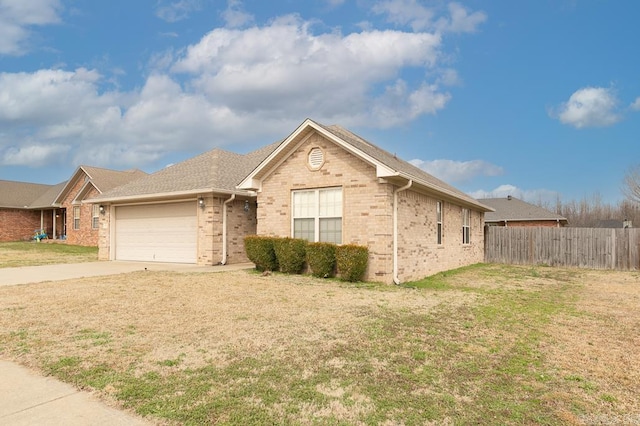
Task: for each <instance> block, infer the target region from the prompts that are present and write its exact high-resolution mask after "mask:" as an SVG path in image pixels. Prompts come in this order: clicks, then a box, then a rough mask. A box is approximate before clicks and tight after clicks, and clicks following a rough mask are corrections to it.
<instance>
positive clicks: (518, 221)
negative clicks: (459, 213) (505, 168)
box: [478, 195, 569, 228]
mask: <svg viewBox="0 0 640 426" xmlns="http://www.w3.org/2000/svg"><path fill="white" fill-rule="evenodd" d="M478 201H480V202H481V203H482V204H484V205H486V206H489V207H491V208H493V210H494V211H493V212H488V213H487V214H485V216H484V221H485V223H486V224H487V225H489V226H548V227H558V228H560V227H563V226H567V225H568V224H569V221H568V220H567V218H565V217H563V216H561V215H559V214H557V213H553V212H550V211H549V210H547V209H545V208H542V207H538V206H536V205H534V204H530V203H527V202H525V201H522V200H519V199H517V198H515V197H512V196H511V195H509V196H507V197H503V198H483V199H480V200H478Z"/></svg>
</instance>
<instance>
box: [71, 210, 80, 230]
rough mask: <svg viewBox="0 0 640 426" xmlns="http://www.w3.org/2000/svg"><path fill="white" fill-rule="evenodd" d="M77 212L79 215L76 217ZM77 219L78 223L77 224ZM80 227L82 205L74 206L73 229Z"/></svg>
mask: <svg viewBox="0 0 640 426" xmlns="http://www.w3.org/2000/svg"><path fill="white" fill-rule="evenodd" d="M76 212H78V216H77V217H76ZM76 221H78V222H77V224H76ZM79 229H80V206H73V230H74V231H77V230H79Z"/></svg>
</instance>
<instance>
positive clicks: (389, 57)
mask: <svg viewBox="0 0 640 426" xmlns="http://www.w3.org/2000/svg"><path fill="white" fill-rule="evenodd" d="M0 1H2V0H0ZM173 4H182V3H180V2H178V3H173ZM229 5H238V4H237V3H235V2H230V3H229ZM185 7H186V6H185ZM312 25H313V24H312V23H310V22H308V21H304V20H302V19H301V18H300V17H298V16H293V15H292V16H284V17H280V18H277V19H275V20H273V21H272V22H270V23H269V24H267V25H265V26H261V27H258V26H253V27H250V28H246V29H237V28H235V29H234V28H218V29H215V30H213V31H211V32H210V33H208V34H206V35H205V36H203V37H202V38H201V40H200V41H199V42H198V43H196V44H194V45H191V46H188V47H187V48H185V49H182V50H177V52H180V53H175V52H174V51H170V50H169V51H166V52H164V53H158V54H156V55H153V56H152V65H153V66H154V67H155V70H154V71H153V72H151V74H150V76H148V77H147V79H146V81H145V83H144V84H143V86H142V87H140V88H136V89H133V90H131V91H121V90H120V89H112V90H111V91H106V90H105V89H104V87H105V86H109V82H108V80H105V78H104V77H103V76H102V75H101V73H100V72H98V71H96V70H89V69H84V68H79V69H76V70H74V71H65V70H61V69H58V70H53V69H43V70H39V71H36V72H32V73H0V129H2V130H1V131H0V163H2V164H9V163H10V164H16V163H19V162H24V164H27V165H28V164H30V163H29V160H28V157H29V156H28V155H26V154H25V153H27V152H30V153H31V154H33V156H34V159H35V160H34V161H36V162H37V161H41V160H38V158H47V161H50V160H51V157H56V158H57V160H56V161H60V162H62V161H67V163H68V164H69V163H70V164H74V165H77V164H82V163H85V164H86V163H88V164H92V165H98V166H100V165H102V166H111V167H113V166H114V165H117V166H118V167H130V166H136V167H142V166H144V165H145V164H147V163H149V162H153V161H156V160H158V159H160V158H161V157H162V156H163V155H166V154H167V153H168V152H171V151H175V150H188V151H203V150H206V149H211V148H213V147H214V146H221V145H227V144H232V143H237V142H246V143H261V144H264V143H267V142H271V141H274V140H276V138H279V137H282V135H283V134H286V132H288V131H291V129H292V128H295V126H297V125H298V124H299V123H300V122H301V121H302V120H303V119H304V118H306V117H313V118H314V119H317V120H318V121H320V122H325V123H340V124H342V125H345V126H366V127H378V128H385V127H390V126H397V125H402V124H404V123H407V122H410V121H412V120H415V119H416V118H418V117H420V116H423V115H425V114H436V113H437V112H438V111H439V110H441V109H442V108H444V107H445V106H446V104H447V102H448V101H449V99H450V98H451V95H450V94H449V93H448V92H447V91H446V90H443V89H442V86H446V85H447V84H450V83H455V81H456V80H457V74H456V72H455V70H452V69H450V68H449V67H448V66H447V67H446V68H442V67H441V66H440V62H441V61H442V59H441V57H442V56H443V54H442V49H443V46H442V39H441V36H440V35H439V34H438V33H436V32H433V33H429V32H418V33H412V32H403V31H392V30H387V31H379V30H375V29H371V30H366V31H361V32H358V33H350V34H346V35H344V34H342V33H340V32H339V31H336V30H334V31H331V32H320V33H314V32H313V31H312V29H311V27H312ZM410 69H413V70H416V71H417V72H416V73H411V72H406V71H407V70H410ZM401 76H402V77H401ZM416 76H417V77H416ZM429 76H431V77H429ZM430 78H432V79H431V80H430ZM111 87H113V86H111ZM115 87H116V88H117V87H118V86H115ZM48 145H51V146H63V147H68V149H67V148H65V149H57V150H53V151H50V152H44V153H42V152H41V151H37V152H35V151H25V150H24V149H25V147H29V149H32V148H30V147H42V146H48ZM36 154H37V155H36Z"/></svg>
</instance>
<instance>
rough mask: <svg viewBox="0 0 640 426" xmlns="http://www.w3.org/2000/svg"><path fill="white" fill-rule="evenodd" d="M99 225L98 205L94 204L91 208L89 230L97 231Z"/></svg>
mask: <svg viewBox="0 0 640 426" xmlns="http://www.w3.org/2000/svg"><path fill="white" fill-rule="evenodd" d="M99 223H100V205H99V204H94V205H93V206H92V207H91V229H98V224H99Z"/></svg>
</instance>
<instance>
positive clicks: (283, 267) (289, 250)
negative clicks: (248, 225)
mask: <svg viewBox="0 0 640 426" xmlns="http://www.w3.org/2000/svg"><path fill="white" fill-rule="evenodd" d="M306 246H307V241H306V240H302V239H299V238H274V240H273V249H274V251H275V253H276V260H277V262H278V265H279V267H280V272H284V273H286V274H299V273H300V272H302V268H304V258H305V253H306Z"/></svg>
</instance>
